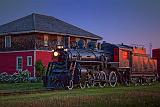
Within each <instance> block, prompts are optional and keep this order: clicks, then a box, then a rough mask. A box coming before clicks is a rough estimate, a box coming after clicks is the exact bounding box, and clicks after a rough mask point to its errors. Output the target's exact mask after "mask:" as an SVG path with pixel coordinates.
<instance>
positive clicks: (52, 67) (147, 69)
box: [43, 41, 157, 89]
mask: <svg viewBox="0 0 160 107" xmlns="http://www.w3.org/2000/svg"><path fill="white" fill-rule="evenodd" d="M95 47H96V45H95V43H94V42H90V43H88V48H87V49H85V48H84V43H83V42H82V43H81V41H79V43H78V46H77V45H76V46H75V47H73V49H68V48H63V46H58V47H57V49H56V50H55V51H54V52H53V57H54V59H56V61H54V62H50V63H49V64H48V69H47V72H46V76H44V78H43V82H44V86H45V87H47V88H52V89H73V87H76V86H79V87H80V88H82V89H84V88H85V87H93V86H99V87H104V86H106V85H110V86H111V87H115V86H116V85H117V83H122V84H125V85H128V84H129V83H134V84H137V83H150V82H152V81H154V79H155V77H156V75H157V62H156V60H154V59H151V58H150V57H149V55H147V54H146V50H145V48H140V47H133V46H127V45H123V44H120V45H115V44H109V43H105V42H103V43H102V44H101V46H100V45H99V48H98V49H95Z"/></svg>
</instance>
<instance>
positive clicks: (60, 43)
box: [57, 36, 62, 45]
mask: <svg viewBox="0 0 160 107" xmlns="http://www.w3.org/2000/svg"><path fill="white" fill-rule="evenodd" d="M57 45H62V36H57Z"/></svg>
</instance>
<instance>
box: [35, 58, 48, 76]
mask: <svg viewBox="0 0 160 107" xmlns="http://www.w3.org/2000/svg"><path fill="white" fill-rule="evenodd" d="M45 72H46V67H45V66H44V65H43V63H42V61H41V60H39V61H37V62H36V77H42V76H44V75H45Z"/></svg>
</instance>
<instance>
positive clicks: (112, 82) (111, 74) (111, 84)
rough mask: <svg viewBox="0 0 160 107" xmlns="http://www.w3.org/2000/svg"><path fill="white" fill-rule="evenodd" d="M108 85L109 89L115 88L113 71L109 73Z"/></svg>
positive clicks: (115, 78) (115, 82)
mask: <svg viewBox="0 0 160 107" xmlns="http://www.w3.org/2000/svg"><path fill="white" fill-rule="evenodd" d="M109 84H110V86H111V87H115V86H116V84H117V75H116V73H115V71H111V72H110V74H109Z"/></svg>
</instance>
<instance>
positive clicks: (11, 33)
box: [0, 30, 103, 40]
mask: <svg viewBox="0 0 160 107" xmlns="http://www.w3.org/2000/svg"><path fill="white" fill-rule="evenodd" d="M23 33H47V34H57V35H64V36H65V35H70V36H74V37H83V38H88V39H96V40H102V39H103V38H102V37H99V38H98V37H87V36H85V35H75V34H65V33H57V32H45V31H37V30H30V31H21V32H9V33H1V34H0V36H3V35H15V34H23Z"/></svg>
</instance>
